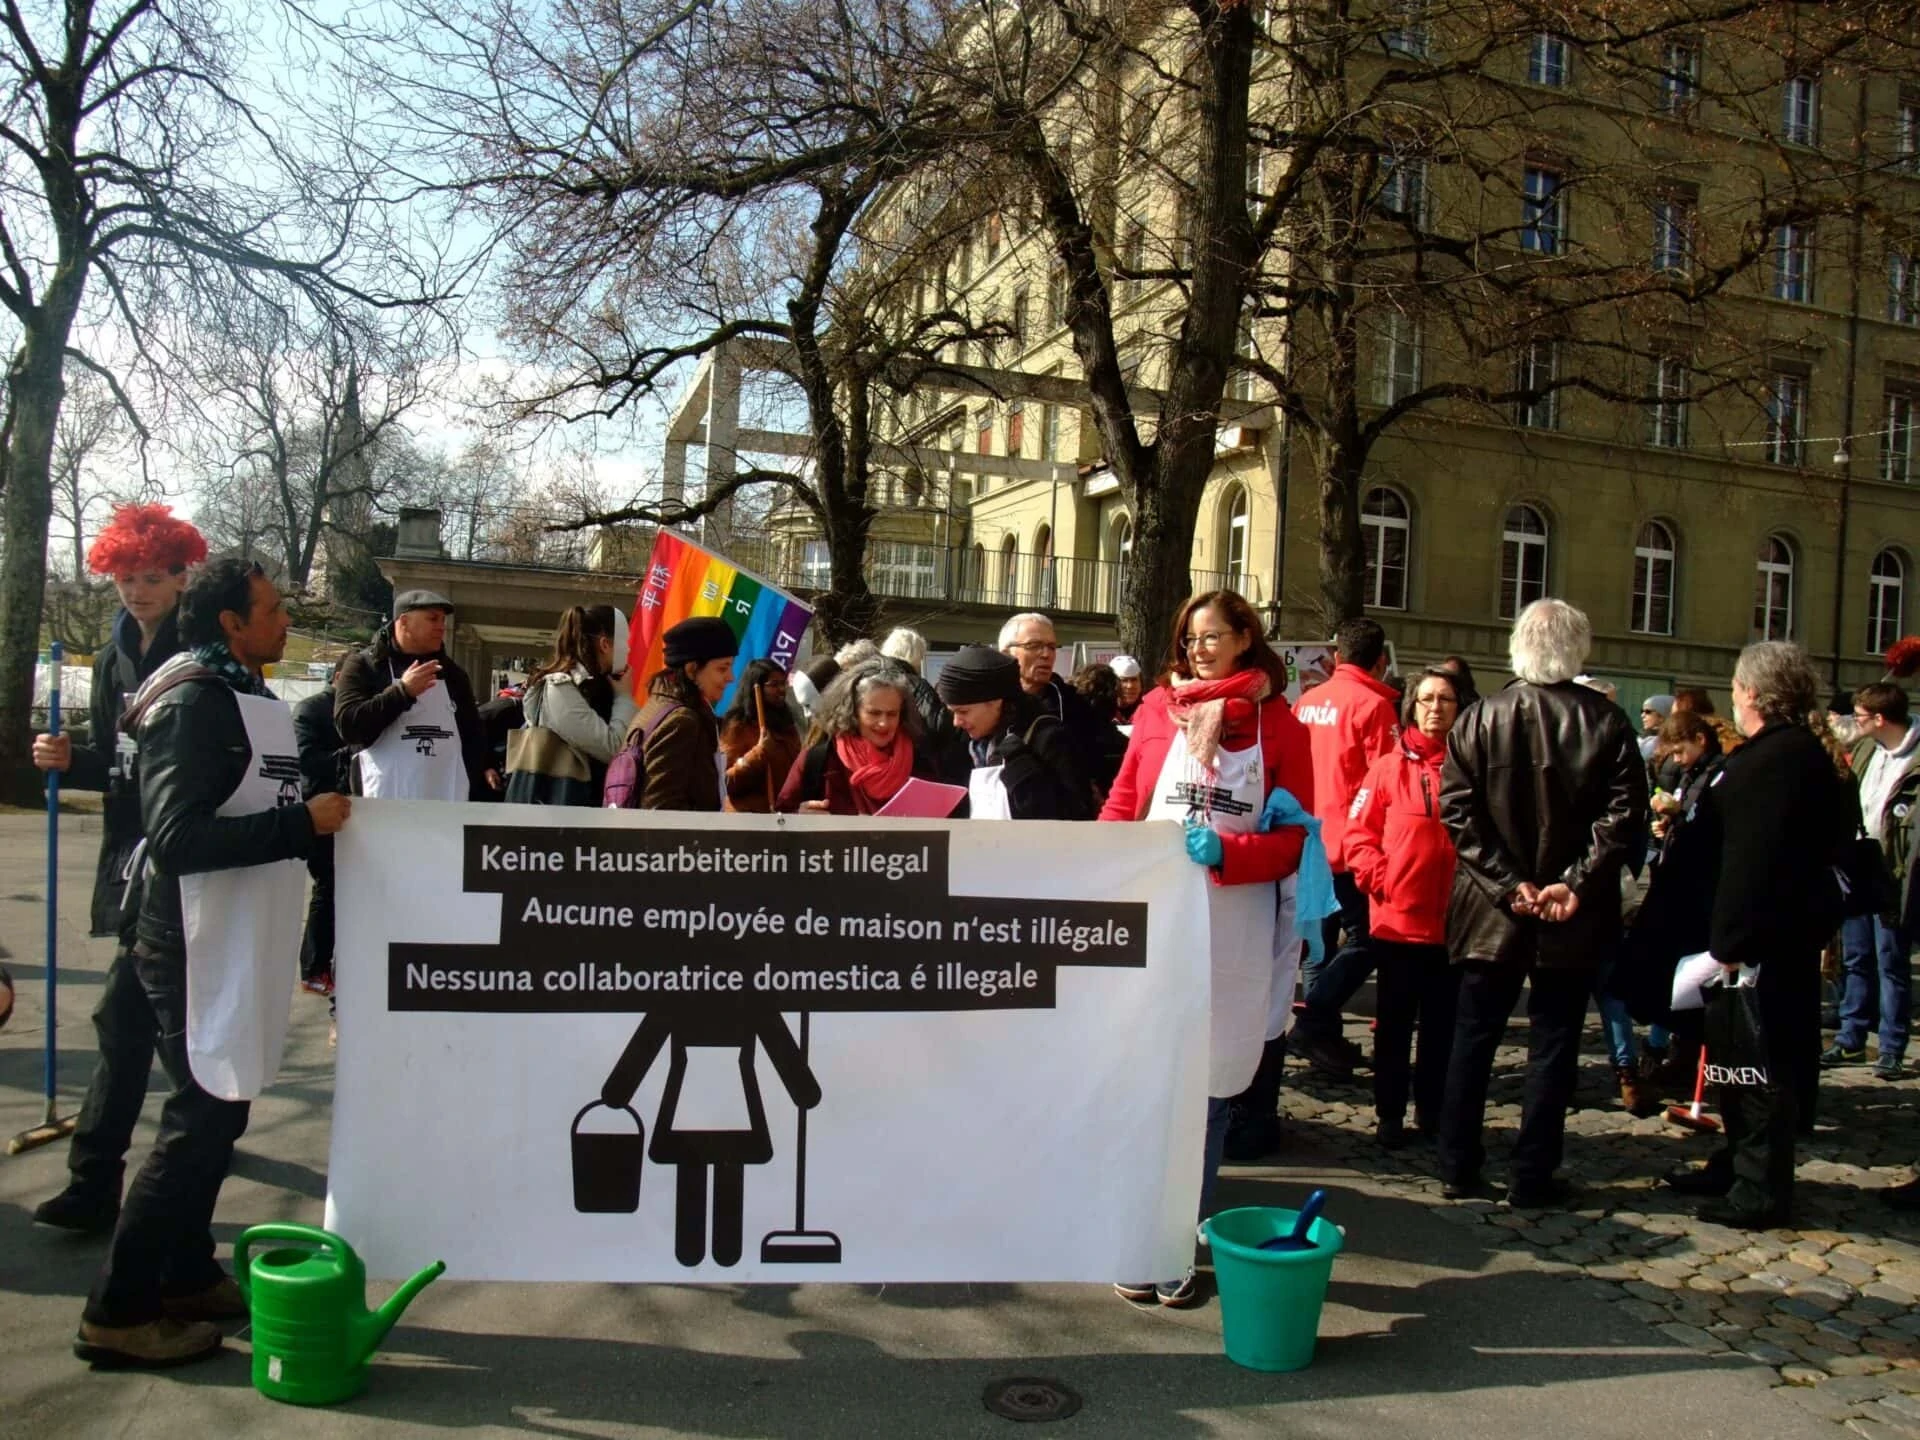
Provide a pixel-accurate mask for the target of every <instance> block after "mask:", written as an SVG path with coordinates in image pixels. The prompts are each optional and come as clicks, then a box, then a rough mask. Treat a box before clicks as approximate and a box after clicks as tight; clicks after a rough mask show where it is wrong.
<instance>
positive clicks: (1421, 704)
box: [1413, 695, 1460, 710]
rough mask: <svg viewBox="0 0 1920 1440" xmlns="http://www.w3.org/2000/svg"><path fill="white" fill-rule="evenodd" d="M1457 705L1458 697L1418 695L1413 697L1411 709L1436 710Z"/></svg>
mask: <svg viewBox="0 0 1920 1440" xmlns="http://www.w3.org/2000/svg"><path fill="white" fill-rule="evenodd" d="M1459 703H1460V701H1459V699H1458V697H1456V696H1453V695H1418V696H1415V697H1414V701H1413V708H1414V709H1416V710H1436V709H1438V708H1439V707H1440V706H1442V705H1458V704H1459Z"/></svg>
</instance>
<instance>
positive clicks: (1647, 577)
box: [1628, 520, 1674, 635]
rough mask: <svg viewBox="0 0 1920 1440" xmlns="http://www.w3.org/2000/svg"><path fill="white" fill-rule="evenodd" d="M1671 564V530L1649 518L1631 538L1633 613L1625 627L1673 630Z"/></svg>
mask: <svg viewBox="0 0 1920 1440" xmlns="http://www.w3.org/2000/svg"><path fill="white" fill-rule="evenodd" d="M1673 565H1674V545H1673V532H1672V531H1671V530H1669V529H1668V528H1667V527H1666V526H1665V525H1662V524H1661V523H1660V522H1659V521H1658V520H1649V521H1648V522H1647V523H1646V524H1644V525H1642V526H1641V527H1640V535H1639V538H1637V539H1636V540H1635V541H1634V542H1633V615H1632V617H1631V618H1630V619H1629V621H1628V628H1630V629H1633V630H1638V631H1640V632H1641V633H1642V634H1644V635H1671V634H1672V633H1673Z"/></svg>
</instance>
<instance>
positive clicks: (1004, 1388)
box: [982, 1375, 1080, 1420]
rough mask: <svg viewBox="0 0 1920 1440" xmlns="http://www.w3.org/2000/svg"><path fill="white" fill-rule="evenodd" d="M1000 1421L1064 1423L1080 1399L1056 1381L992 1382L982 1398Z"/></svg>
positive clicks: (1020, 1378) (1021, 1379)
mask: <svg viewBox="0 0 1920 1440" xmlns="http://www.w3.org/2000/svg"><path fill="white" fill-rule="evenodd" d="M982 1398H983V1399H985V1401H986V1402H987V1409H989V1410H991V1411H992V1412H993V1413H994V1414H996V1415H998V1416H1000V1417H1001V1418H1002V1419H1004V1420H1064V1419H1066V1418H1067V1417H1068V1416H1069V1415H1072V1414H1074V1413H1076V1412H1077V1411H1078V1410H1079V1409H1080V1397H1079V1395H1077V1394H1076V1393H1075V1392H1073V1391H1072V1390H1069V1389H1068V1388H1067V1387H1066V1386H1064V1385H1062V1384H1061V1383H1060V1382H1059V1381H1058V1380H1041V1379H1038V1378H1036V1377H1034V1376H1031V1375H1020V1376H1016V1377H1015V1378H1014V1379H1012V1380H996V1381H994V1382H993V1384H991V1385H989V1386H987V1393H986V1395H985V1396H983V1397H982Z"/></svg>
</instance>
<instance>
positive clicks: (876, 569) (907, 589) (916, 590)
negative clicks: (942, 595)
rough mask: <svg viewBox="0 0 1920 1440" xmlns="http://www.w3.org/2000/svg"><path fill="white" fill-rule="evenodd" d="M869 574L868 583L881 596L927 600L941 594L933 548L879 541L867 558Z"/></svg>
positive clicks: (874, 543)
mask: <svg viewBox="0 0 1920 1440" xmlns="http://www.w3.org/2000/svg"><path fill="white" fill-rule="evenodd" d="M867 573H868V580H869V583H870V584H871V585H872V586H873V588H874V590H875V591H876V592H877V593H878V594H881V595H898V596H903V597H907V598H910V599H915V600H927V599H931V598H933V596H934V595H936V594H937V593H938V592H939V580H938V566H937V565H936V564H935V562H934V548H933V546H931V545H909V544H907V543H905V542H903V541H890V540H876V541H874V542H873V546H872V549H871V551H870V553H869V555H868V559H867Z"/></svg>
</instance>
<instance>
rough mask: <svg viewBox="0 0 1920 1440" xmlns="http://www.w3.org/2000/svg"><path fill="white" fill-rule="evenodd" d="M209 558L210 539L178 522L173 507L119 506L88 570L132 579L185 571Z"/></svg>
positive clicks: (96, 543) (91, 550) (100, 537)
mask: <svg viewBox="0 0 1920 1440" xmlns="http://www.w3.org/2000/svg"><path fill="white" fill-rule="evenodd" d="M206 558H207V541H206V537H205V536H203V535H202V534H201V533H200V532H199V531H198V530H196V529H194V528H193V526H191V525H189V524H188V523H187V522H186V521H184V520H179V519H176V518H175V517H174V513H173V509H172V507H171V506H167V505H118V506H115V507H114V511H113V520H112V522H111V523H110V524H109V525H108V526H107V528H106V529H104V530H102V531H101V532H100V533H99V535H98V536H96V537H95V539H94V542H93V545H92V546H91V547H90V548H89V549H88V551H87V568H88V569H89V570H91V571H93V573H94V574H96V575H130V574H132V573H133V572H134V571H136V570H184V569H186V568H187V566H189V565H198V564H199V563H200V562H201V561H202V560H204V559H206Z"/></svg>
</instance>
